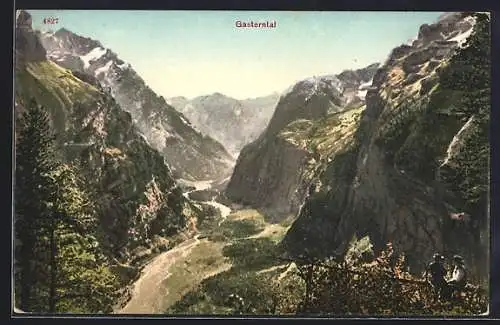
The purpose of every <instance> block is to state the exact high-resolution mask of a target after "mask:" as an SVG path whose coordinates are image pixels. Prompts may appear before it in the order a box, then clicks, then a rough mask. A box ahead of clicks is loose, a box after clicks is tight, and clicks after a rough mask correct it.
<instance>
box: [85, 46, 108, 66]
mask: <svg viewBox="0 0 500 325" xmlns="http://www.w3.org/2000/svg"><path fill="white" fill-rule="evenodd" d="M106 51H107V49H105V48H102V47H96V48H94V49H92V50H91V51H90V52H89V53H87V54H85V55H81V56H80V59H81V60H82V61H83V66H84V68H85V69H87V68H88V67H89V66H90V61H94V60H97V59H99V58H100V57H102V56H103V55H104V54H106Z"/></svg>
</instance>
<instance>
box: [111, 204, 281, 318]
mask: <svg viewBox="0 0 500 325" xmlns="http://www.w3.org/2000/svg"><path fill="white" fill-rule="evenodd" d="M248 225H253V226H250V227H249V226H248ZM287 229H288V227H287V226H285V225H280V224H269V223H267V222H265V221H264V218H263V217H262V216H261V215H260V213H259V212H257V211H256V210H241V211H236V212H233V213H232V214H229V216H227V218H226V219H225V220H224V221H223V222H222V224H220V226H216V227H214V229H209V230H206V231H205V232H204V231H202V232H201V233H200V234H198V235H197V236H195V237H194V238H192V239H190V240H187V241H185V242H183V243H182V244H180V245H179V246H177V247H175V248H173V249H172V250H170V251H168V252H164V253H162V254H160V255H158V256H157V257H155V258H154V259H153V260H152V261H151V262H149V263H148V264H147V265H146V266H145V267H144V269H143V271H142V273H141V275H140V277H139V279H138V280H137V281H136V282H135V283H134V284H133V289H132V297H131V299H130V301H129V302H128V303H127V304H126V305H125V306H124V307H123V308H122V309H120V310H117V311H116V312H115V313H117V314H163V313H165V312H166V311H168V310H169V309H170V308H171V307H172V306H174V304H175V303H177V302H179V301H181V300H182V299H183V297H184V296H185V295H186V294H188V293H190V292H192V291H195V290H196V289H197V288H199V286H200V284H201V283H202V281H203V280H205V279H207V278H210V277H213V276H215V275H217V274H220V273H223V272H226V271H229V272H231V271H234V269H239V268H238V265H235V256H231V254H228V253H227V249H228V247H230V246H232V245H234V244H235V243H237V242H241V241H248V240H250V241H251V240H257V239H259V238H261V239H267V240H269V241H272V242H273V243H276V242H277V241H279V240H280V239H281V238H282V236H283V235H284V234H285V233H286V230H287ZM235 247H236V246H235ZM235 253H236V254H237V252H235ZM264 256H265V255H264ZM236 258H239V259H245V256H237V257H236ZM274 262H276V261H272V262H271V263H265V265H264V264H263V265H262V269H260V270H254V271H255V272H256V273H265V272H270V271H273V270H278V269H282V268H283V269H284V267H285V266H286V265H276V264H277V262H276V263H274ZM167 313H168V312H167ZM186 313H187V311H186Z"/></svg>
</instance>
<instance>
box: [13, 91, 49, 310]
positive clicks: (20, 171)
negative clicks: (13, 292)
mask: <svg viewBox="0 0 500 325" xmlns="http://www.w3.org/2000/svg"><path fill="white" fill-rule="evenodd" d="M16 127H18V128H19V137H18V139H17V144H16V169H15V190H14V191H15V203H14V205H15V224H14V227H15V233H16V248H17V249H16V254H15V256H16V260H17V267H16V271H18V272H16V273H17V274H16V287H17V288H18V290H19V293H20V295H19V296H18V297H17V298H18V299H19V304H20V308H21V309H22V310H32V308H33V301H32V298H33V295H34V289H35V287H36V283H37V281H38V279H37V277H39V276H40V274H39V272H38V270H37V265H36V263H35V253H36V252H35V250H36V248H37V247H36V243H37V237H38V235H39V232H40V227H39V221H40V220H41V217H42V216H44V215H45V216H46V215H47V213H48V212H47V209H46V206H45V205H44V202H46V201H47V193H46V192H45V191H44V189H45V188H47V187H48V186H49V183H50V179H49V177H48V174H49V172H50V171H51V170H52V169H53V168H54V166H55V154H54V148H53V146H52V140H53V136H52V134H51V131H50V122H49V117H48V114H47V112H46V111H45V110H44V109H43V107H41V106H39V105H38V104H37V103H36V102H35V101H34V100H33V99H32V100H31V101H30V102H29V105H28V106H27V107H25V111H24V113H23V114H22V116H21V118H20V120H19V121H18V123H17V124H16Z"/></svg>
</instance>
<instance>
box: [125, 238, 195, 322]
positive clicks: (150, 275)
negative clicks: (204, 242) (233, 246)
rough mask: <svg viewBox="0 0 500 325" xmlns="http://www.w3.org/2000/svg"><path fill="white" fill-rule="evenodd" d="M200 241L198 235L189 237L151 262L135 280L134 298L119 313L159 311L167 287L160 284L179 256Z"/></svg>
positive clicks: (185, 253)
mask: <svg viewBox="0 0 500 325" xmlns="http://www.w3.org/2000/svg"><path fill="white" fill-rule="evenodd" d="M199 243H200V241H199V239H198V236H195V237H194V238H192V239H189V240H187V241H185V242H183V243H182V244H180V245H179V246H178V247H176V248H173V249H172V250H170V251H168V252H165V253H163V254H161V255H159V256H158V257H156V258H155V259H153V260H152V261H151V262H150V263H149V264H147V265H146V266H145V267H144V269H143V270H142V272H141V276H140V277H139V279H138V280H137V281H136V282H135V284H134V288H133V291H132V298H131V299H130V301H129V302H128V303H127V304H126V305H125V307H123V308H122V309H121V310H118V311H117V312H116V313H117V314H148V313H154V312H157V311H156V309H157V308H158V307H159V306H158V302H159V300H160V299H159V297H160V296H161V295H162V294H163V293H164V290H165V288H163V287H162V286H161V285H160V284H161V283H162V281H163V280H165V279H166V278H168V277H169V276H170V273H169V272H168V270H169V268H170V266H172V265H173V264H174V263H175V262H176V261H177V260H178V259H179V258H182V257H185V256H186V255H187V254H189V252H190V251H191V250H192V249H193V248H194V247H195V246H196V245H198V244H199Z"/></svg>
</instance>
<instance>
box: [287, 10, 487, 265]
mask: <svg viewBox="0 0 500 325" xmlns="http://www.w3.org/2000/svg"><path fill="white" fill-rule="evenodd" d="M474 23H475V21H474V19H473V18H472V17H470V16H468V15H464V14H460V13H455V14H450V15H446V16H444V17H442V18H441V20H439V21H438V22H436V23H435V24H432V25H423V26H422V27H421V28H420V31H419V34H418V39H417V40H415V41H413V43H412V44H411V45H402V46H399V47H397V48H395V49H394V50H393V51H392V52H391V54H390V56H389V57H388V59H387V61H386V62H385V63H384V65H383V66H382V67H381V68H380V69H379V70H378V71H377V72H376V74H375V76H374V78H373V84H372V88H371V89H370V90H368V92H367V95H366V108H365V109H364V110H363V112H362V115H361V120H360V123H359V127H357V129H356V131H355V132H353V133H352V134H351V137H350V141H349V146H344V145H342V148H341V150H338V152H337V153H335V154H333V155H330V156H329V157H328V158H327V161H326V163H324V165H323V166H322V167H319V166H318V171H319V172H318V173H316V174H315V176H314V177H313V179H315V182H316V184H319V187H318V190H317V192H313V193H311V195H310V196H309V197H308V198H307V200H306V201H305V204H304V206H303V207H302V209H301V211H300V213H299V215H298V219H297V220H296V222H295V223H294V225H293V226H292V228H291V230H290V231H289V233H288V234H287V236H286V238H285V240H284V242H283V244H284V245H285V246H286V247H288V249H289V251H291V252H295V253H298V252H303V250H304V248H307V249H309V251H314V252H315V253H317V254H319V255H325V254H327V255H328V254H335V253H338V254H340V253H341V252H342V251H343V250H344V249H345V245H346V244H347V242H348V241H349V240H350V238H351V236H352V235H353V234H356V235H358V236H362V235H366V234H368V235H369V236H370V237H371V239H372V241H373V242H374V244H375V247H378V248H380V247H382V246H383V245H385V243H386V242H388V241H391V242H392V243H393V244H394V246H395V247H396V249H397V250H398V251H399V252H405V254H406V255H407V257H408V258H409V261H410V263H411V265H412V267H413V268H414V270H420V269H421V267H422V265H423V264H422V259H429V258H431V256H432V253H433V252H436V251H439V252H444V253H445V254H456V253H459V254H463V255H464V256H465V257H466V259H467V262H468V265H469V266H470V267H471V269H473V272H474V273H475V274H483V275H485V274H484V272H485V270H486V269H487V267H486V264H485V263H486V259H487V254H488V253H487V247H488V243H487V242H488V241H487V237H488V230H487V213H488V212H487V208H486V202H487V193H488V190H487V188H486V189H484V187H485V186H486V187H487V184H488V183H489V181H488V176H487V175H488V167H487V161H488V157H487V156H486V155H487V152H488V150H489V143H488V140H487V132H485V131H484V130H485V129H487V126H486V127H485V124H484V121H486V120H487V119H488V117H487V115H486V114H487V113H485V112H486V111H488V112H489V102H488V100H489V99H488V98H489V95H484V94H485V93H488V92H489V86H488V84H487V82H486V83H485V84H481V85H477V83H478V81H477V80H489V79H488V78H489V76H488V75H484V74H481V78H484V79H481V78H479V77H477V76H478V72H475V71H479V70H481V71H489V63H488V57H489V56H488V54H487V53H486V52H484V51H486V50H484V48H485V47H487V46H489V45H488V44H489V43H488V42H489V41H488V39H489V31H488V30H487V28H486V29H485V28H484V27H482V28H481V29H480V30H478V31H477V33H479V35H480V36H476V39H478V38H481V39H486V41H485V42H483V43H482V45H481V46H483V47H482V48H481V47H480V46H479V45H478V44H479V43H478V42H479V41H473V43H472V45H471V43H470V42H469V43H465V41H466V39H467V38H468V37H469V36H470V35H471V33H472V31H473V29H474V28H473V26H474ZM483 26H484V24H483ZM474 42H475V43H474ZM485 44H486V45H485ZM460 47H467V51H468V52H464V53H466V54H460V55H459V56H455V57H453V54H454V53H457V51H458V50H459V48H460ZM464 51H465V50H464ZM488 53H489V52H488ZM464 57H467V59H465V58H464ZM477 57H481V58H482V59H478V60H483V61H478V60H476V59H475V58H477ZM483 69H484V70H483ZM481 73H482V72H481ZM476 78H477V79H476ZM468 79H470V80H475V81H474V82H473V83H475V84H474V85H472V84H470V87H469V86H467V84H468V82H467V81H466V80H468ZM476 86H477V87H476ZM477 94H483V95H477ZM471 98H474V100H475V101H474V102H473V103H474V104H472V102H471V100H472V99H471ZM464 103H465V104H464ZM457 107H458V108H457ZM488 114H489V113H488ZM478 116H482V121H483V122H482V124H481V123H479V122H478V123H476V124H475V126H474V127H473V126H472V124H474V119H475V118H478ZM486 125H487V123H486ZM318 128H323V126H320V125H318ZM467 137H469V140H465V138H467ZM472 138H474V139H475V140H474V141H475V142H474V141H473V140H472ZM460 139H462V140H460ZM472 142H474V143H475V144H474V145H473V144H472ZM458 143H461V145H460V147H461V149H458V146H459V145H458ZM465 143H467V145H468V146H469V147H467V149H465V146H466V144H465ZM461 150H462V151H461ZM458 152H462V153H461V158H457V159H455V160H454V163H451V162H450V159H452V158H451V157H456V154H458ZM464 152H468V153H469V155H470V156H469V157H470V158H467V159H466V158H465V156H464ZM472 157H474V158H472ZM450 164H452V165H453V166H455V167H450ZM459 165H460V166H461V167H458V166H459ZM466 166H469V167H466ZM471 166H476V167H474V168H475V169H474V170H475V172H474V173H475V174H474V175H475V176H466V174H465V173H466V170H468V168H470V167H471ZM478 166H481V167H478ZM449 168H451V169H453V172H450V171H449ZM469 170H470V172H469V173H472V172H471V171H472V169H469ZM444 174H446V175H450V174H453V175H454V176H453V177H458V178H459V179H460V181H457V180H456V178H453V177H445V176H444ZM458 175H461V176H458ZM465 180H467V181H465ZM458 183H460V184H462V185H461V187H460V186H459V185H457V184H458ZM464 184H467V185H464ZM477 187H479V188H483V190H482V191H480V190H478V191H476V192H475V193H476V194H477V195H476V196H474V199H472V198H471V196H468V194H465V193H466V192H467V193H468V192H469V190H471V189H473V188H474V189H477ZM479 193H481V194H479ZM462 212H464V213H462ZM457 216H458V217H457Z"/></svg>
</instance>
